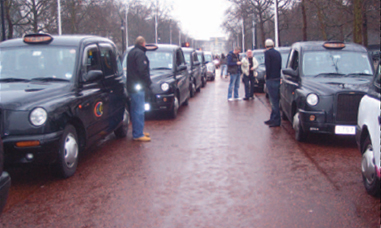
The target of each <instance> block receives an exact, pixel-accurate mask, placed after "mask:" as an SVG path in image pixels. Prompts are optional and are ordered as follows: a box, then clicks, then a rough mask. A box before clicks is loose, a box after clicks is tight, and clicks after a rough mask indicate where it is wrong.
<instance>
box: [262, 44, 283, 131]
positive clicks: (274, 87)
mask: <svg viewBox="0 0 381 228" xmlns="http://www.w3.org/2000/svg"><path fill="white" fill-rule="evenodd" d="M265 47H266V49H267V51H265V66H266V87H267V90H268V93H269V97H270V103H271V115H270V119H269V120H267V121H265V124H267V125H269V127H279V126H280V122H281V120H280V110H279V97H280V94H279V89H280V70H281V68H282V56H281V55H280V53H279V52H278V51H277V50H275V49H274V41H272V40H271V39H267V40H266V41H265Z"/></svg>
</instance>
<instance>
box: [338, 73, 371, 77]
mask: <svg viewBox="0 0 381 228" xmlns="http://www.w3.org/2000/svg"><path fill="white" fill-rule="evenodd" d="M348 76H373V74H366V73H350V74H346V75H345V77H348Z"/></svg>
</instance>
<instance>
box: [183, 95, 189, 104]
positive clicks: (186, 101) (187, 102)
mask: <svg viewBox="0 0 381 228" xmlns="http://www.w3.org/2000/svg"><path fill="white" fill-rule="evenodd" d="M183 105H185V106H188V105H189V97H188V98H187V99H186V100H185V101H184V103H183Z"/></svg>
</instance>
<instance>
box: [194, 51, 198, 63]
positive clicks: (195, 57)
mask: <svg viewBox="0 0 381 228" xmlns="http://www.w3.org/2000/svg"><path fill="white" fill-rule="evenodd" d="M193 62H198V58H197V54H196V53H193Z"/></svg>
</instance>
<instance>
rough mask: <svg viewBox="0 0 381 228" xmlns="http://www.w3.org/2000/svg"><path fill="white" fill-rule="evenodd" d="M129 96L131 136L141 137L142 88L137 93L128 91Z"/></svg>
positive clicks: (143, 102) (143, 94) (143, 101)
mask: <svg viewBox="0 0 381 228" xmlns="http://www.w3.org/2000/svg"><path fill="white" fill-rule="evenodd" d="M130 97H131V107H130V108H131V109H130V111H131V123H132V137H133V138H134V139H136V138H140V137H143V136H144V134H143V129H144V111H145V110H144V104H145V92H144V90H142V91H139V92H137V93H130Z"/></svg>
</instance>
